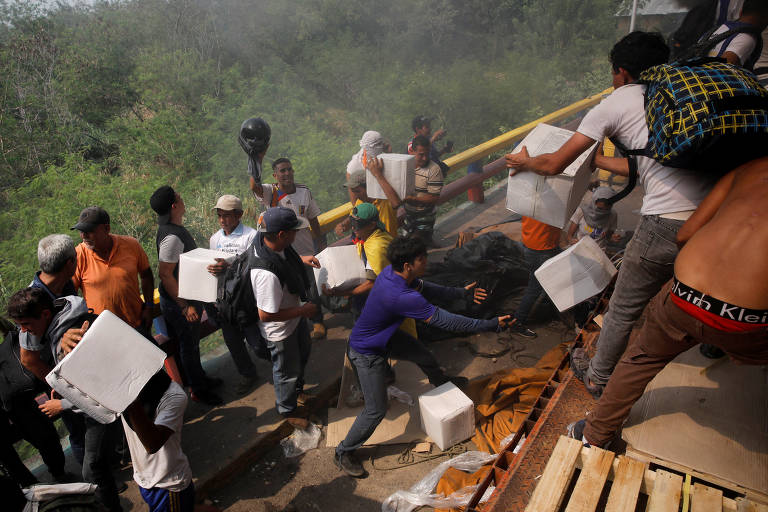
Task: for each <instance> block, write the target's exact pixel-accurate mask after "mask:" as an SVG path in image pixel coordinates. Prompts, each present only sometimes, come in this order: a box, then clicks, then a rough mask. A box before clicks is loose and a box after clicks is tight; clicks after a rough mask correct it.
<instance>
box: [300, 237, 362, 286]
mask: <svg viewBox="0 0 768 512" xmlns="http://www.w3.org/2000/svg"><path fill="white" fill-rule="evenodd" d="M317 259H318V261H319V262H320V268H315V269H313V270H314V271H315V282H317V290H318V292H319V293H322V290H323V284H326V285H328V288H339V289H345V288H346V289H349V288H354V287H355V286H357V285H359V284H362V283H363V282H364V281H365V280H366V279H367V277H366V272H365V265H363V260H361V259H360V256H358V254H357V247H356V246H354V245H343V246H341V247H328V248H326V249H325V250H324V251H323V252H321V253H320V254H318V255H317Z"/></svg>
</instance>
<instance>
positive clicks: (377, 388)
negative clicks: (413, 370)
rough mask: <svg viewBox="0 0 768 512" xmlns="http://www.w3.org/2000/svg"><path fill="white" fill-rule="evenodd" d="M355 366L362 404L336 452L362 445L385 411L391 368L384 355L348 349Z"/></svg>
mask: <svg viewBox="0 0 768 512" xmlns="http://www.w3.org/2000/svg"><path fill="white" fill-rule="evenodd" d="M347 355H348V356H349V360H350V361H351V362H352V364H353V365H354V366H355V370H356V371H357V378H358V380H359V381H360V389H361V390H362V392H363V397H364V399H365V406H364V407H363V410H362V411H360V414H358V415H357V418H355V422H354V423H353V424H352V426H351V427H350V429H349V432H347V436H346V437H345V438H344V440H343V441H342V442H340V443H339V445H338V446H336V454H337V455H341V454H342V453H344V452H353V451H355V450H357V449H358V448H360V447H361V446H363V444H364V443H365V442H366V441H367V440H368V438H370V437H371V435H372V434H373V431H374V430H376V427H378V426H379V423H381V420H383V419H384V415H385V414H387V403H388V400H387V384H386V382H387V375H388V374H389V372H390V371H391V370H390V368H389V363H388V362H387V358H386V357H385V356H381V355H369V354H361V353H359V352H357V351H355V349H353V348H352V347H349V348H348V350H347Z"/></svg>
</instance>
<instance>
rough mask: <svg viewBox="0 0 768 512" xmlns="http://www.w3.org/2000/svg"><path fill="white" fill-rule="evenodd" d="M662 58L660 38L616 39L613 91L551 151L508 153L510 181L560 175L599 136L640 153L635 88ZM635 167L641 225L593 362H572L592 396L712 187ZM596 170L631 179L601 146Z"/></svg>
mask: <svg viewBox="0 0 768 512" xmlns="http://www.w3.org/2000/svg"><path fill="white" fill-rule="evenodd" d="M668 57H669V48H668V47H667V45H666V44H665V43H664V40H663V39H662V38H661V36H660V35H658V34H652V33H646V32H639V31H638V32H632V33H631V34H629V35H627V36H625V37H624V38H622V39H621V40H620V41H619V42H618V43H616V45H614V47H613V49H612V50H611V55H610V58H611V65H612V69H611V75H612V77H613V86H614V88H615V90H614V91H613V93H612V94H611V95H610V96H608V97H607V98H605V99H604V100H603V101H602V103H600V104H599V105H598V106H597V107H595V108H593V109H592V110H591V111H590V112H588V113H587V115H586V116H585V117H584V119H583V120H582V122H581V124H580V125H579V128H578V129H577V130H576V133H575V134H574V135H573V136H572V137H571V138H570V139H569V140H568V141H567V142H566V143H565V144H563V146H562V147H561V148H560V149H559V150H557V151H555V152H554V153H545V154H541V155H538V156H536V157H533V158H531V157H530V156H529V155H528V151H527V150H526V148H525V147H523V148H522V150H521V151H520V152H518V153H513V154H508V155H506V160H507V167H510V168H511V171H510V175H514V174H515V173H517V172H523V171H530V172H535V173H537V174H540V175H544V176H553V175H556V174H559V173H561V172H563V170H564V169H565V168H566V167H568V166H569V165H570V164H571V163H572V162H573V161H574V160H575V159H576V158H577V157H578V156H579V155H581V154H582V153H583V152H584V151H586V150H587V148H589V147H590V146H592V145H593V144H594V143H595V142H602V141H603V139H604V138H605V137H610V138H613V139H614V140H616V141H617V142H618V143H620V144H621V145H622V146H624V147H626V148H629V149H639V148H644V147H645V146H646V144H647V142H648V127H647V126H646V121H645V85H641V84H637V83H634V82H635V81H636V80H637V78H638V76H639V75H640V73H641V72H642V71H644V70H646V69H648V68H650V67H652V66H655V65H659V64H664V63H666V62H667V58H668ZM634 164H636V172H637V176H638V179H639V182H640V183H641V184H642V185H643V188H644V189H645V195H644V196H643V206H642V208H641V210H640V214H641V215H642V219H641V220H640V224H639V225H638V227H637V229H636V230H635V234H634V236H633V237H632V240H631V241H630V242H629V245H628V246H627V249H626V252H625V254H624V259H623V261H622V264H621V269H620V270H619V276H618V278H617V280H616V287H615V289H614V292H613V295H612V296H611V300H610V303H609V306H608V312H607V313H606V315H605V318H604V320H603V328H602V330H601V331H600V338H599V340H598V342H597V353H596V355H595V357H594V358H593V359H592V361H591V362H590V361H589V359H588V358H587V357H586V356H585V355H584V354H582V353H580V355H579V356H578V357H575V358H574V360H573V364H572V367H573V368H575V370H576V371H577V372H579V375H580V376H581V377H582V379H583V381H584V384H585V386H586V387H587V389H588V390H589V391H590V393H592V394H593V395H595V396H599V395H600V393H602V389H603V388H604V387H605V384H606V383H607V382H608V378H609V377H610V376H611V373H612V372H613V368H614V367H615V366H616V363H617V362H618V361H619V358H620V357H621V355H622V354H623V353H624V350H625V349H626V347H627V341H628V340H629V334H630V332H631V331H632V327H633V326H634V324H635V321H636V320H637V319H638V318H639V317H640V315H641V314H642V312H643V309H645V306H646V304H647V303H648V301H650V299H651V298H652V297H653V296H654V295H656V293H658V291H659V290H660V289H661V287H662V285H663V284H664V283H665V282H667V281H668V280H669V279H670V278H671V277H672V271H673V266H674V261H675V257H676V256H677V244H676V241H675V238H676V234H677V231H678V230H679V229H680V227H681V226H682V225H683V223H684V222H685V220H686V219H687V218H688V217H689V216H690V215H691V214H692V213H693V211H694V210H695V209H696V206H697V205H698V204H699V203H700V202H701V201H702V200H703V199H704V197H705V196H706V195H707V192H708V191H709V189H710V188H711V186H712V183H711V180H708V179H705V178H703V177H702V175H701V174H700V173H696V172H695V171H692V170H688V169H677V168H671V167H665V166H663V165H661V164H660V163H658V162H657V161H655V160H653V159H652V158H648V157H645V156H637V157H636V160H633V165H634ZM595 165H596V166H597V167H600V168H602V169H606V170H609V171H611V172H613V173H615V174H618V175H621V176H628V175H629V174H630V162H629V161H628V160H627V159H625V158H608V157H605V156H603V155H602V150H601V148H598V152H597V154H596V155H595ZM587 366H588V369H587Z"/></svg>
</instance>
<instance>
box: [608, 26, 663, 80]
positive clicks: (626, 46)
mask: <svg viewBox="0 0 768 512" xmlns="http://www.w3.org/2000/svg"><path fill="white" fill-rule="evenodd" d="M668 59H669V46H667V43H665V42H664V37H662V35H661V34H659V33H658V32H642V31H640V30H636V31H634V32H630V33H629V34H627V35H626V36H624V37H623V38H621V40H620V41H619V42H618V43H616V44H615V45H613V49H611V64H612V65H613V71H614V73H618V71H619V68H624V69H625V70H627V73H629V74H630V75H631V76H632V78H634V79H637V78H638V77H639V76H640V73H642V72H643V71H645V70H646V69H648V68H651V67H653V66H658V65H659V64H665V63H666V62H667V60H668Z"/></svg>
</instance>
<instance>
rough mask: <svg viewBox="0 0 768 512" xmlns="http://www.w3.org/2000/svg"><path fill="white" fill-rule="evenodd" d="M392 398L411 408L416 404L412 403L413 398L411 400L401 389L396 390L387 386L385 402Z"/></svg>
mask: <svg viewBox="0 0 768 512" xmlns="http://www.w3.org/2000/svg"><path fill="white" fill-rule="evenodd" d="M392 398H394V399H395V400H397V401H398V402H402V403H404V404H406V405H408V406H411V407H413V405H414V404H415V403H416V402H414V401H413V398H411V395H409V394H408V393H406V392H405V391H403V390H402V389H399V388H396V387H395V386H389V387H387V400H391V399H392Z"/></svg>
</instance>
